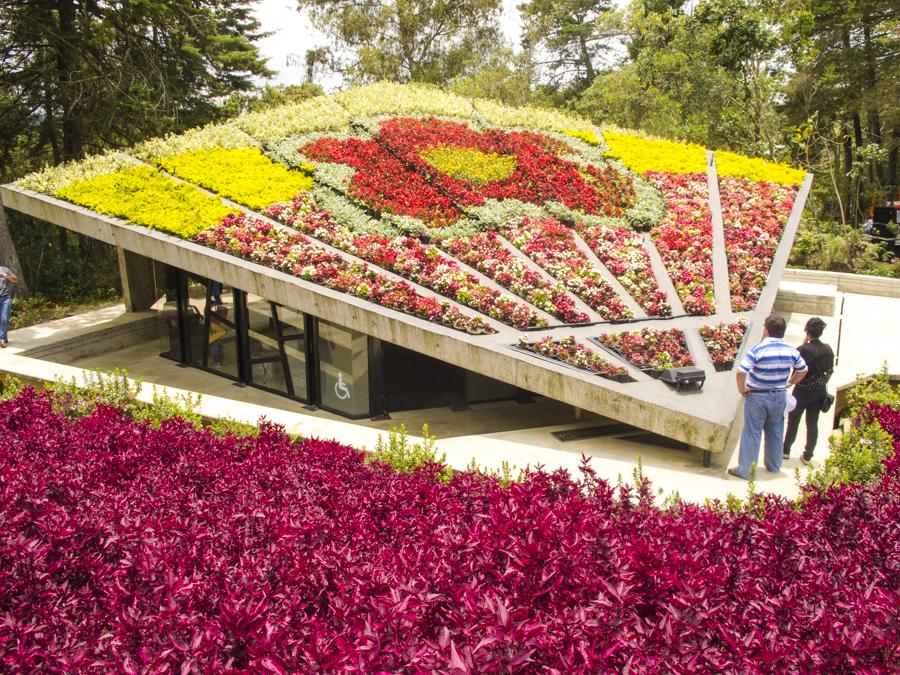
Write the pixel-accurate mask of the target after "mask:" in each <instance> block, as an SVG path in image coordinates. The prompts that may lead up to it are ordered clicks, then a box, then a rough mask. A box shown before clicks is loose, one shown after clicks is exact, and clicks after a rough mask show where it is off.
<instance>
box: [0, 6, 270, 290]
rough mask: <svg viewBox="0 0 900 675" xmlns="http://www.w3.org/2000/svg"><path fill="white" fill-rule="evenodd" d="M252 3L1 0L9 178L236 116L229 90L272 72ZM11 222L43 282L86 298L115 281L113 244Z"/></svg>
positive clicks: (2, 171)
mask: <svg viewBox="0 0 900 675" xmlns="http://www.w3.org/2000/svg"><path fill="white" fill-rule="evenodd" d="M252 5H253V0H142V1H141V2H114V1H111V0H0V181H6V180H10V179H13V178H15V177H17V176H20V175H22V174H24V173H26V172H28V171H29V170H33V169H36V168H38V167H40V166H41V165H42V164H46V163H54V164H56V163H60V162H64V161H70V160H77V159H80V158H82V157H83V156H84V155H85V154H87V153H92V152H96V151H99V150H102V149H105V148H112V147H122V146H130V145H133V144H134V143H136V142H137V141H140V140H142V139H144V138H146V137H148V136H152V135H160V134H164V133H167V132H171V131H180V130H183V129H186V128H188V127H191V126H195V125H198V124H203V123H205V122H209V121H211V120H214V119H217V118H219V117H220V116H222V115H223V114H226V113H227V108H226V107H223V106H222V105H221V102H222V101H224V100H225V99H226V97H227V96H229V95H230V94H231V93H232V92H235V91H249V90H250V89H252V88H253V87H254V82H253V78H254V77H258V76H265V75H268V74H270V73H269V71H268V70H267V69H266V67H265V64H264V61H263V59H262V58H261V57H260V55H259V53H258V52H257V49H256V47H255V46H254V45H253V43H252V41H253V40H254V39H256V38H258V37H260V36H261V34H260V32H259V24H258V22H257V21H256V19H255V18H254V16H253V14H252V12H251V9H252ZM10 221H11V227H10V232H11V234H12V239H13V243H14V244H15V246H16V248H17V249H18V251H19V254H20V260H21V263H22V268H23V271H24V272H25V274H26V275H27V276H28V281H29V285H30V287H31V290H32V291H38V292H43V293H45V294H47V295H49V296H51V297H52V298H53V299H62V298H65V297H66V296H67V295H69V294H77V295H79V296H82V297H83V296H84V295H90V294H91V292H92V290H94V289H99V288H105V289H107V290H108V289H109V286H110V284H111V283H115V282H114V281H111V280H114V279H115V277H116V275H115V261H116V257H115V251H114V250H110V249H109V247H106V246H105V245H102V244H99V243H98V242H95V241H93V240H89V239H86V238H83V237H78V236H77V235H73V234H71V233H68V232H66V231H64V230H62V229H59V228H55V227H52V226H49V225H47V224H46V223H42V222H40V221H35V220H32V219H29V218H20V217H15V218H13V217H12V216H11V217H10ZM109 271H112V273H111V274H107V272H109Z"/></svg>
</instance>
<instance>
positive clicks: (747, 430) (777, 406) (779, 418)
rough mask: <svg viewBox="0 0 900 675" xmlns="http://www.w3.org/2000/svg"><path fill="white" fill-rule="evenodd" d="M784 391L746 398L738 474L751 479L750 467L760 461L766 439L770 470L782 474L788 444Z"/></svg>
mask: <svg viewBox="0 0 900 675" xmlns="http://www.w3.org/2000/svg"><path fill="white" fill-rule="evenodd" d="M785 405H786V403H785V392H784V391H781V390H779V391H751V392H750V393H748V394H747V395H746V396H744V431H743V433H742V434H741V451H740V454H739V455H738V473H740V474H741V475H742V476H743V477H744V478H749V477H750V465H751V464H753V463H754V462H756V461H758V460H759V440H760V436H762V434H763V432H765V435H766V450H765V460H766V469H768V470H769V471H772V472H778V471H781V451H782V445H783V442H784V409H785Z"/></svg>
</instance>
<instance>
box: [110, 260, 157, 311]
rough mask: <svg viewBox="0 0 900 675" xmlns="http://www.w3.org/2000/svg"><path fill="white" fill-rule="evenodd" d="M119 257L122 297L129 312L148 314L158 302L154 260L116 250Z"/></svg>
mask: <svg viewBox="0 0 900 675" xmlns="http://www.w3.org/2000/svg"><path fill="white" fill-rule="evenodd" d="M116 252H117V253H118V255H119V275H120V276H121V277H122V295H123V296H125V309H127V310H128V311H129V312H146V311H147V310H148V309H150V306H151V305H152V304H153V303H154V302H156V300H157V298H156V281H155V277H154V273H153V272H154V270H153V260H151V259H150V258H146V257H144V256H142V255H138V254H137V253H132V252H131V251H126V250H125V249H123V248H118V247H117V248H116Z"/></svg>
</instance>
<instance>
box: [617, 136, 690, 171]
mask: <svg viewBox="0 0 900 675" xmlns="http://www.w3.org/2000/svg"><path fill="white" fill-rule="evenodd" d="M603 138H604V140H606V145H607V146H608V147H609V152H607V154H608V155H609V156H611V157H615V158H616V159H619V160H621V161H622V163H623V164H624V165H625V166H627V167H628V168H629V169H631V170H632V171H634V172H635V173H637V174H641V175H643V174H644V173H645V172H647V171H665V172H667V173H705V172H706V150H705V149H704V148H703V147H701V146H699V145H695V144H693V143H679V142H677V141H663V140H654V139H650V138H641V137H640V136H633V135H631V134H619V133H616V132H613V131H608V130H607V131H604V132H603Z"/></svg>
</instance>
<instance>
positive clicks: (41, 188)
mask: <svg viewBox="0 0 900 675" xmlns="http://www.w3.org/2000/svg"><path fill="white" fill-rule="evenodd" d="M135 164H137V160H136V159H134V158H133V157H131V156H129V155H126V154H125V153H124V152H119V151H116V150H113V151H110V152H107V153H106V154H103V155H93V156H91V157H86V158H85V159H82V160H81V161H80V162H68V163H67V164H58V165H56V166H50V167H47V168H46V169H43V170H42V171H36V172H35V173H30V174H28V175H27V176H24V177H23V178H20V179H19V180H17V181H16V185H17V186H19V187H21V188H25V189H26V190H34V191H35V192H43V193H44V194H47V195H52V194H55V193H56V191H57V190H60V189H62V188H64V187H65V186H66V185H69V184H71V183H75V182H77V181H81V180H88V179H89V178H96V177H97V176H104V175H106V174H109V173H113V172H114V171H119V170H121V169H124V168H126V167H129V166H134V165H135Z"/></svg>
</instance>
